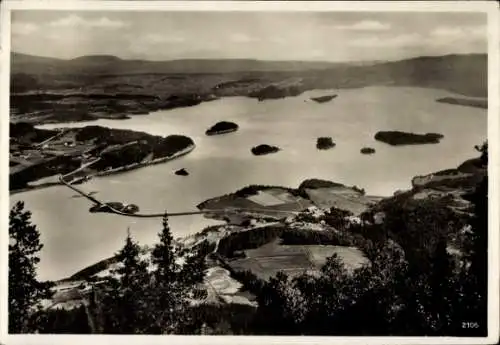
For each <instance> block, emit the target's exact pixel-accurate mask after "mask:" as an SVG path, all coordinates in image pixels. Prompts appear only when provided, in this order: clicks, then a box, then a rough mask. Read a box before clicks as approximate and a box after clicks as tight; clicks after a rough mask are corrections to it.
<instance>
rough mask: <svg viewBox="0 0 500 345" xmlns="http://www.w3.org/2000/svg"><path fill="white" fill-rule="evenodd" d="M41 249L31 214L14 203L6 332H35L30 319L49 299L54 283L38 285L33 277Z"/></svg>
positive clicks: (10, 218) (41, 245) (35, 327)
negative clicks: (43, 301)
mask: <svg viewBox="0 0 500 345" xmlns="http://www.w3.org/2000/svg"><path fill="white" fill-rule="evenodd" d="M42 247H43V244H42V243H41V242H40V233H39V232H38V230H37V228H36V226H35V225H33V224H32V223H31V212H29V211H25V210H24V203H23V202H21V201H19V202H17V203H16V204H15V205H14V207H13V208H12V209H11V211H10V216H9V283H8V284H9V296H8V298H9V333H32V332H37V331H38V329H37V327H38V326H37V323H36V322H35V320H33V316H34V315H36V314H37V313H36V312H37V311H38V310H39V309H40V306H39V303H40V302H41V300H43V299H48V298H50V297H51V296H52V291H51V287H52V286H53V284H52V283H50V282H40V281H38V279H37V276H36V267H37V265H38V263H39V262H40V258H39V257H38V254H39V252H40V250H41V249H42Z"/></svg>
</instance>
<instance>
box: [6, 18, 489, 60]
mask: <svg viewBox="0 0 500 345" xmlns="http://www.w3.org/2000/svg"><path fill="white" fill-rule="evenodd" d="M11 23H12V24H11V50H12V51H14V52H19V53H25V54H31V55H39V56H48V57H56V58H63V59H71V58H75V57H79V56H83V55H115V56H118V57H120V58H123V59H147V60H172V59H183V58H196V59H219V58H245V59H260V60H307V61H310V60H315V61H333V62H342V61H373V60H397V59H401V58H406V57H413V56H422V55H427V56H428V55H445V54H460V53H484V52H486V51H487V34H486V14H485V13H463V12H462V13H459V12H455V13H450V12H448V13H446V12H443V13H436V12H434V13H425V12H419V13H416V12H413V13H410V12H408V13H401V12H398V13H395V12H392V13H389V12H385V13H384V12H364V13H362V12H300V13H297V12H295V13H292V12H288V13H287V12H159V11H156V12H131V11H128V12H126V11H119V12H118V11H107V12H105V11H72V12H68V11H52V10H51V11H48V10H44V11H34V10H31V11H27V10H23V11H21V10H17V11H13V12H12V22H11Z"/></svg>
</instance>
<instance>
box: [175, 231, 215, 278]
mask: <svg viewBox="0 0 500 345" xmlns="http://www.w3.org/2000/svg"><path fill="white" fill-rule="evenodd" d="M208 250H209V244H208V242H207V241H206V240H205V241H203V242H202V243H200V244H198V245H197V246H196V248H194V249H193V252H192V253H191V255H188V256H187V258H186V262H185V263H184V265H183V266H182V270H181V272H180V279H182V282H183V284H184V285H186V286H187V287H194V286H196V285H198V284H200V283H202V282H203V279H204V277H205V270H206V269H207V264H206V256H207V254H208V253H207V251H208Z"/></svg>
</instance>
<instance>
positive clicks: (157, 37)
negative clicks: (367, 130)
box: [130, 33, 185, 44]
mask: <svg viewBox="0 0 500 345" xmlns="http://www.w3.org/2000/svg"><path fill="white" fill-rule="evenodd" d="M130 38H131V39H133V40H136V37H130ZM141 40H144V41H146V42H147V43H152V44H154V43H178V42H184V40H185V39H184V37H181V36H173V35H165V34H155V33H151V34H147V35H145V36H143V37H141Z"/></svg>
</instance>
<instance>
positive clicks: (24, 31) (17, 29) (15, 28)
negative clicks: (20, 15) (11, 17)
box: [11, 22, 38, 35]
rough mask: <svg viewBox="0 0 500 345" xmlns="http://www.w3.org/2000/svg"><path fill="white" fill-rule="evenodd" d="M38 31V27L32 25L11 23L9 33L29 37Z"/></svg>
mask: <svg viewBox="0 0 500 345" xmlns="http://www.w3.org/2000/svg"><path fill="white" fill-rule="evenodd" d="M37 30H38V25H35V24H33V23H21V22H20V23H12V26H11V32H12V34H14V35H29V34H32V33H34V32H35V31H37Z"/></svg>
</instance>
